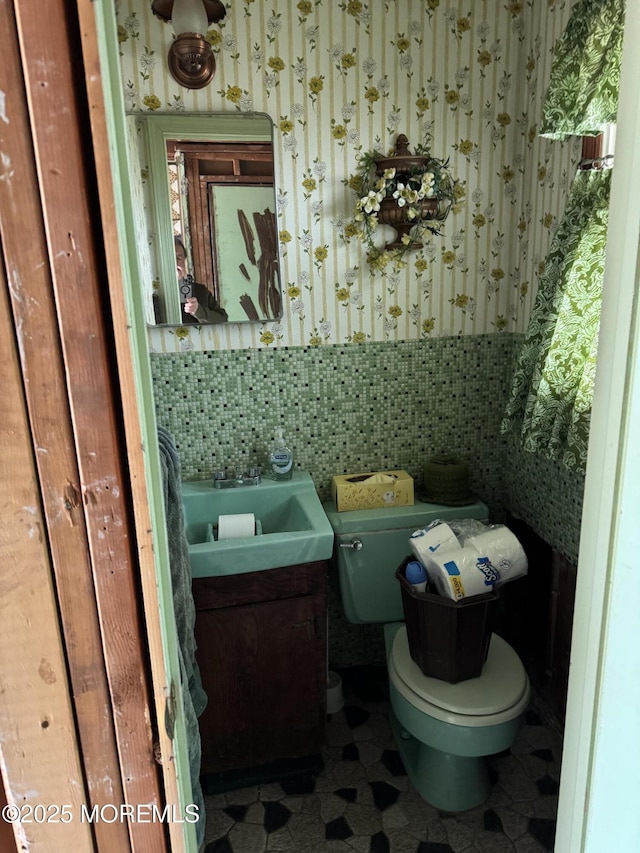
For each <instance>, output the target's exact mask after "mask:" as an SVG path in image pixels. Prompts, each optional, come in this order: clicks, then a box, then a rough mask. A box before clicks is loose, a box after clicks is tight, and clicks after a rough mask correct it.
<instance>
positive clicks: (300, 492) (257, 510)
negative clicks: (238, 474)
mask: <svg viewBox="0 0 640 853" xmlns="http://www.w3.org/2000/svg"><path fill="white" fill-rule="evenodd" d="M182 504H183V507H184V516H185V527H186V534H187V541H188V543H189V560H190V562H191V573H192V575H193V577H194V578H204V577H217V576H220V575H237V574H242V573H243V572H260V571H264V570H266V569H275V568H279V567H281V566H295V565H297V564H299V563H306V562H313V561H314V560H328V559H329V557H330V556H331V554H332V551H333V536H334V534H333V528H332V527H331V525H330V524H329V521H328V519H327V516H326V514H325V512H324V509H323V507H322V504H321V502H320V499H319V498H318V494H317V492H316V490H315V486H314V485H313V480H312V479H311V476H310V475H309V474H308V473H307V472H304V471H296V472H295V473H294V475H293V479H291V480H284V481H275V480H269V479H267V478H263V480H262V482H261V483H260V484H259V485H258V486H236V487H235V488H227V489H214V487H213V484H212V482H211V481H209V480H207V481H203V480H201V481H198V482H185V483H183V484H182ZM239 513H253V514H254V515H255V518H256V530H257V535H255V536H246V537H242V538H238V539H224V540H220V541H218V539H217V528H218V519H219V517H220V516H221V515H235V514H239Z"/></svg>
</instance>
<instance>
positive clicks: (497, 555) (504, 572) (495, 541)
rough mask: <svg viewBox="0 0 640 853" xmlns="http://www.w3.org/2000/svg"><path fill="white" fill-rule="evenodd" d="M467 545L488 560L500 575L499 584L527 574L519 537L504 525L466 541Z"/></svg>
mask: <svg viewBox="0 0 640 853" xmlns="http://www.w3.org/2000/svg"><path fill="white" fill-rule="evenodd" d="M465 545H466V546H467V547H469V548H473V550H474V551H476V553H478V554H479V555H480V556H482V557H484V558H485V559H487V560H488V561H489V562H490V563H491V565H492V566H494V567H495V570H496V571H497V572H498V574H499V579H498V583H499V584H502V583H506V581H512V580H515V579H516V578H520V577H522V576H523V575H526V574H527V568H528V567H527V556H526V554H525V553H524V549H523V547H522V545H521V544H520V542H519V541H518V539H517V537H516V536H514V534H513V533H512V532H511V531H510V530H509V528H508V527H505V526H504V525H502V524H495V525H492V526H491V527H488V528H487V529H486V530H485V531H484V532H483V533H479V534H477V535H474V536H471V537H469V538H468V539H466V540H465Z"/></svg>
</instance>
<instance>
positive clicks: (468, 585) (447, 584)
mask: <svg viewBox="0 0 640 853" xmlns="http://www.w3.org/2000/svg"><path fill="white" fill-rule="evenodd" d="M429 579H430V580H431V581H432V583H434V584H435V586H436V589H437V590H438V592H439V593H440V595H444V596H446V597H447V598H452V599H453V600H454V601H459V600H460V599H461V598H469V597H470V596H472V595H484V594H485V593H487V592H492V591H493V586H494V584H495V583H496V582H497V580H498V573H497V572H496V571H495V569H494V568H493V566H492V565H491V563H490V562H489V560H488V559H487V558H486V557H483V556H482V555H481V554H479V553H478V552H477V551H476V550H475V549H474V548H471V547H469V546H465V547H464V548H460V549H459V550H458V551H449V552H447V553H443V554H439V555H438V556H434V557H432V559H431V566H430V571H429Z"/></svg>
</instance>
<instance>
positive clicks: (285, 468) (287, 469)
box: [269, 429, 293, 480]
mask: <svg viewBox="0 0 640 853" xmlns="http://www.w3.org/2000/svg"><path fill="white" fill-rule="evenodd" d="M269 462H270V463H271V475H272V477H273V479H274V480H290V479H291V478H292V477H293V454H292V453H291V451H290V450H289V448H288V447H287V445H286V444H285V442H284V438H283V437H282V430H281V429H277V430H276V437H275V442H274V445H273V450H272V451H271V454H270V456H269Z"/></svg>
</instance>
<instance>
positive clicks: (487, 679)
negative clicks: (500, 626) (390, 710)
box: [391, 626, 529, 716]
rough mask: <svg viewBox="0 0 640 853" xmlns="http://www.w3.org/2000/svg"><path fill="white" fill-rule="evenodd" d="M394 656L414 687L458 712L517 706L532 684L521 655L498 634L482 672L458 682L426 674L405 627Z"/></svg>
mask: <svg viewBox="0 0 640 853" xmlns="http://www.w3.org/2000/svg"><path fill="white" fill-rule="evenodd" d="M391 656H392V659H393V666H394V669H395V671H396V673H397V675H398V676H399V678H400V679H401V680H402V681H403V682H404V684H405V685H406V686H407V687H408V688H409V689H410V690H412V691H413V692H414V693H416V694H417V695H418V696H419V697H420V698H422V699H424V700H425V701H426V702H429V703H430V704H431V705H435V706H436V707H438V708H442V709H444V710H445V711H450V712H452V713H454V714H466V715H467V716H485V715H490V714H498V713H500V712H501V711H504V710H506V709H507V708H512V707H513V706H514V705H516V704H517V703H518V702H519V701H520V700H521V699H522V697H523V696H524V694H525V692H526V691H527V688H528V684H529V679H528V677H527V673H526V671H525V668H524V667H523V665H522V663H521V661H520V658H519V657H518V655H517V654H516V653H515V652H514V650H513V649H512V648H511V646H510V645H509V644H508V643H506V642H505V641H504V640H503V639H502V637H499V636H498V635H497V634H492V636H491V643H490V645H489V654H488V655H487V660H486V661H485V664H484V667H483V668H482V674H481V675H480V676H479V677H478V678H469V679H467V680H466V681H459V682H458V683H457V684H449V682H448V681H442V680H441V679H439V678H430V677H429V676H427V675H423V673H422V670H421V669H420V667H419V666H418V664H417V663H416V662H415V661H414V660H413V659H412V658H411V653H410V652H409V643H408V640H407V629H406V627H405V626H403V627H402V628H400V629H399V631H398V632H397V634H396V636H395V638H394V641H393V647H392V651H391Z"/></svg>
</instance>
